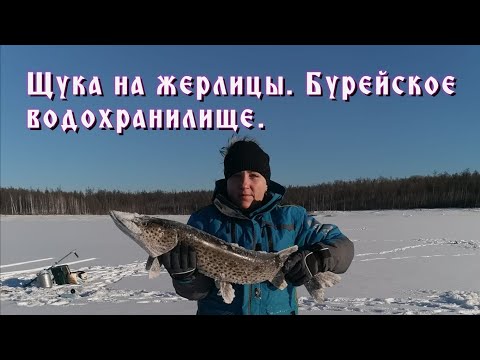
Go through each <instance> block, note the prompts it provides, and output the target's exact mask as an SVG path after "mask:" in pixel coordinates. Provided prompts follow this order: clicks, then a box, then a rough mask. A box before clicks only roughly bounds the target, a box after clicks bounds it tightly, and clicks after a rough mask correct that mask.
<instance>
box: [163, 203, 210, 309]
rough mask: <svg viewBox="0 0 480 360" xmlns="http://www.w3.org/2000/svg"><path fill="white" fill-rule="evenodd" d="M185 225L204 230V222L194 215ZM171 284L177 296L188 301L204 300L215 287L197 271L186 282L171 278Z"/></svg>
mask: <svg viewBox="0 0 480 360" xmlns="http://www.w3.org/2000/svg"><path fill="white" fill-rule="evenodd" d="M187 224H188V225H191V226H194V227H196V228H198V229H200V230H204V222H203V221H202V218H201V217H199V216H198V215H196V213H194V214H192V215H191V216H190V218H189V219H188V223H187ZM172 284H173V287H174V288H175V291H176V292H177V294H178V295H180V296H182V297H184V298H186V299H188V300H201V299H203V298H205V297H206V296H207V295H208V293H209V292H210V291H211V290H212V288H213V287H214V286H215V282H214V280H213V279H212V278H209V277H207V276H205V275H203V274H200V273H199V272H198V271H197V272H195V274H194V275H193V276H191V277H190V278H188V279H186V280H175V279H173V278H172Z"/></svg>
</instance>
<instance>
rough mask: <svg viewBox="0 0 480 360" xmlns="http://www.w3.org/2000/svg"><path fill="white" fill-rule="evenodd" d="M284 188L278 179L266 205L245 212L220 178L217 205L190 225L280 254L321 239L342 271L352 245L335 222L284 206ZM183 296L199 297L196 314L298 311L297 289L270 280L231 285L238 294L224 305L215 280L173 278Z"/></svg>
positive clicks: (333, 266) (335, 269) (331, 263)
mask: <svg viewBox="0 0 480 360" xmlns="http://www.w3.org/2000/svg"><path fill="white" fill-rule="evenodd" d="M284 194H285V188H284V187H283V186H281V185H280V184H278V183H275V182H274V181H270V183H269V194H268V196H267V197H266V200H265V201H264V203H263V205H262V206H261V207H259V208H257V209H256V210H254V211H253V212H251V213H249V214H245V213H243V212H242V211H241V210H240V209H239V208H238V207H236V206H235V205H233V204H232V203H231V202H230V201H229V200H228V199H227V197H226V181H225V180H218V181H217V183H216V188H215V192H214V198H213V203H212V204H211V205H209V206H207V207H205V208H202V209H200V210H198V211H197V212H195V213H193V214H192V215H191V216H190V219H189V220H188V224H189V225H191V226H194V227H196V228H198V229H201V230H203V231H206V232H208V233H210V234H212V235H215V236H216V237H218V238H220V239H223V240H225V241H227V242H231V243H237V244H239V245H240V246H242V247H244V248H246V249H251V250H257V251H267V252H276V251H279V250H282V249H286V248H288V247H290V246H293V245H298V247H299V249H300V250H302V249H308V248H309V247H310V246H312V245H313V244H315V243H318V242H321V243H322V244H323V245H324V246H326V247H328V248H329V250H330V254H331V257H329V258H328V263H327V269H326V270H325V271H327V270H328V271H332V272H334V273H337V274H341V273H344V272H345V271H346V270H347V269H348V267H349V266H350V263H351V262H352V259H353V252H354V249H353V243H352V242H351V241H350V240H349V239H348V238H347V237H346V236H345V235H343V234H342V233H341V232H340V230H339V229H338V228H337V226H335V225H329V224H323V225H322V224H320V223H319V222H318V221H317V220H316V219H315V218H313V217H312V216H309V215H308V214H307V212H306V210H305V209H304V208H303V207H300V206H292V205H287V206H281V205H280V204H279V203H280V201H281V200H282V197H283V195H284ZM173 285H174V287H175V290H176V291H177V293H178V294H179V295H180V296H183V297H185V298H187V299H190V300H197V301H198V311H197V314H199V315H202V314H206V315H207V314H212V315H213V314H225V315H227V314H232V315H241V314H243V315H250V314H251V315H267V314H274V315H293V314H298V303H297V293H296V289H295V287H294V286H292V285H290V284H289V285H288V287H287V288H286V289H283V290H279V289H277V288H276V287H275V286H273V285H272V284H271V283H270V282H268V281H265V282H262V283H259V284H248V285H239V284H233V287H234V290H235V298H234V300H233V302H232V303H231V304H226V303H224V301H223V299H222V297H221V296H220V295H218V289H217V288H216V286H215V284H214V281H213V280H212V279H210V278H207V277H206V276H204V275H202V274H199V273H197V274H196V275H195V276H194V277H193V278H191V279H189V280H188V281H178V280H173Z"/></svg>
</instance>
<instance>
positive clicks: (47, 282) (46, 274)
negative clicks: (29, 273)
mask: <svg viewBox="0 0 480 360" xmlns="http://www.w3.org/2000/svg"><path fill="white" fill-rule="evenodd" d="M35 279H36V280H37V285H38V286H39V287H42V288H51V287H52V286H53V281H52V274H51V273H50V271H49V270H42V271H40V272H39V273H38V274H37V277H36V278H35Z"/></svg>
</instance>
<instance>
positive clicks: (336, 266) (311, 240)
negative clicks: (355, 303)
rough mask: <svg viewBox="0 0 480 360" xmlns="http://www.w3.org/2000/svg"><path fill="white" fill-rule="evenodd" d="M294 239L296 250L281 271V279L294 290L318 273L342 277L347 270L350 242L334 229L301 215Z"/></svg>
mask: <svg viewBox="0 0 480 360" xmlns="http://www.w3.org/2000/svg"><path fill="white" fill-rule="evenodd" d="M298 238H299V239H300V241H299V247H300V249H299V250H298V251H297V252H295V253H294V254H292V255H290V257H289V258H288V259H287V261H286V262H285V264H284V267H283V271H284V273H285V278H286V279H287V281H289V282H291V283H292V284H294V285H295V286H299V285H303V284H304V283H305V282H306V281H308V280H309V279H310V278H311V277H312V276H315V274H317V273H318V272H326V271H331V272H333V273H336V274H342V273H344V272H346V271H347V269H348V268H349V267H350V264H351V263H352V260H353V256H354V246H353V242H352V241H351V240H350V239H348V238H347V237H346V236H345V235H344V234H342V232H341V231H340V230H339V229H338V227H337V226H336V225H332V224H323V225H322V224H320V223H319V222H318V221H317V220H316V219H315V218H314V217H312V216H308V215H307V214H306V212H305V214H304V219H303V222H302V225H301V227H300V231H299V234H298Z"/></svg>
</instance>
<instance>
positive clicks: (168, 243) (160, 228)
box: [110, 211, 340, 304]
mask: <svg viewBox="0 0 480 360" xmlns="http://www.w3.org/2000/svg"><path fill="white" fill-rule="evenodd" d="M110 216H111V217H112V219H113V221H114V222H115V225H117V226H118V228H119V229H120V230H122V231H123V232H124V233H125V234H126V235H128V236H129V237H130V238H132V239H133V240H134V241H135V242H136V243H137V244H138V245H140V246H141V247H142V248H143V249H144V250H145V251H146V252H147V253H148V255H149V257H148V259H147V263H146V269H147V270H148V271H149V278H154V277H156V276H158V275H159V274H160V269H161V265H162V264H161V263H160V258H159V256H160V255H162V254H164V253H166V252H168V251H170V250H172V249H173V248H174V247H175V246H176V245H177V244H178V243H187V244H188V245H189V246H192V247H194V248H195V251H196V254H197V269H198V271H199V272H200V273H202V274H204V275H206V276H208V277H210V278H213V279H214V280H215V283H216V284H217V287H218V288H219V290H220V295H221V296H222V298H223V300H224V302H225V303H227V304H230V303H231V302H232V301H233V298H234V297H235V294H234V290H233V287H232V283H233V284H255V283H260V282H263V281H270V282H271V283H272V284H273V285H274V286H276V287H277V288H279V289H284V288H285V287H286V286H287V283H286V281H285V278H284V274H283V272H282V267H283V264H284V262H285V260H286V259H287V258H288V256H289V255H290V254H292V253H294V252H295V251H297V249H298V247H297V246H296V245H294V246H291V247H289V248H287V249H284V250H281V251H279V252H270V253H268V252H265V251H253V250H247V249H245V248H243V247H241V246H239V245H238V244H233V243H228V242H226V241H224V240H222V239H219V238H217V237H215V236H213V235H211V234H209V233H207V232H205V231H202V230H199V229H197V228H195V227H193V226H190V225H187V224H183V223H181V222H178V221H173V220H167V219H162V218H160V217H157V216H150V215H139V214H136V213H126V212H120V211H110ZM339 280H340V276H339V275H337V274H334V273H331V272H325V273H318V274H316V275H315V276H314V277H313V278H312V279H311V280H310V281H308V282H307V283H306V284H305V287H306V288H307V290H308V292H309V293H310V295H312V297H313V298H314V299H315V301H317V302H322V301H323V299H324V289H325V288H326V287H330V286H333V285H335V284H336V283H338V281H339Z"/></svg>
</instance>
